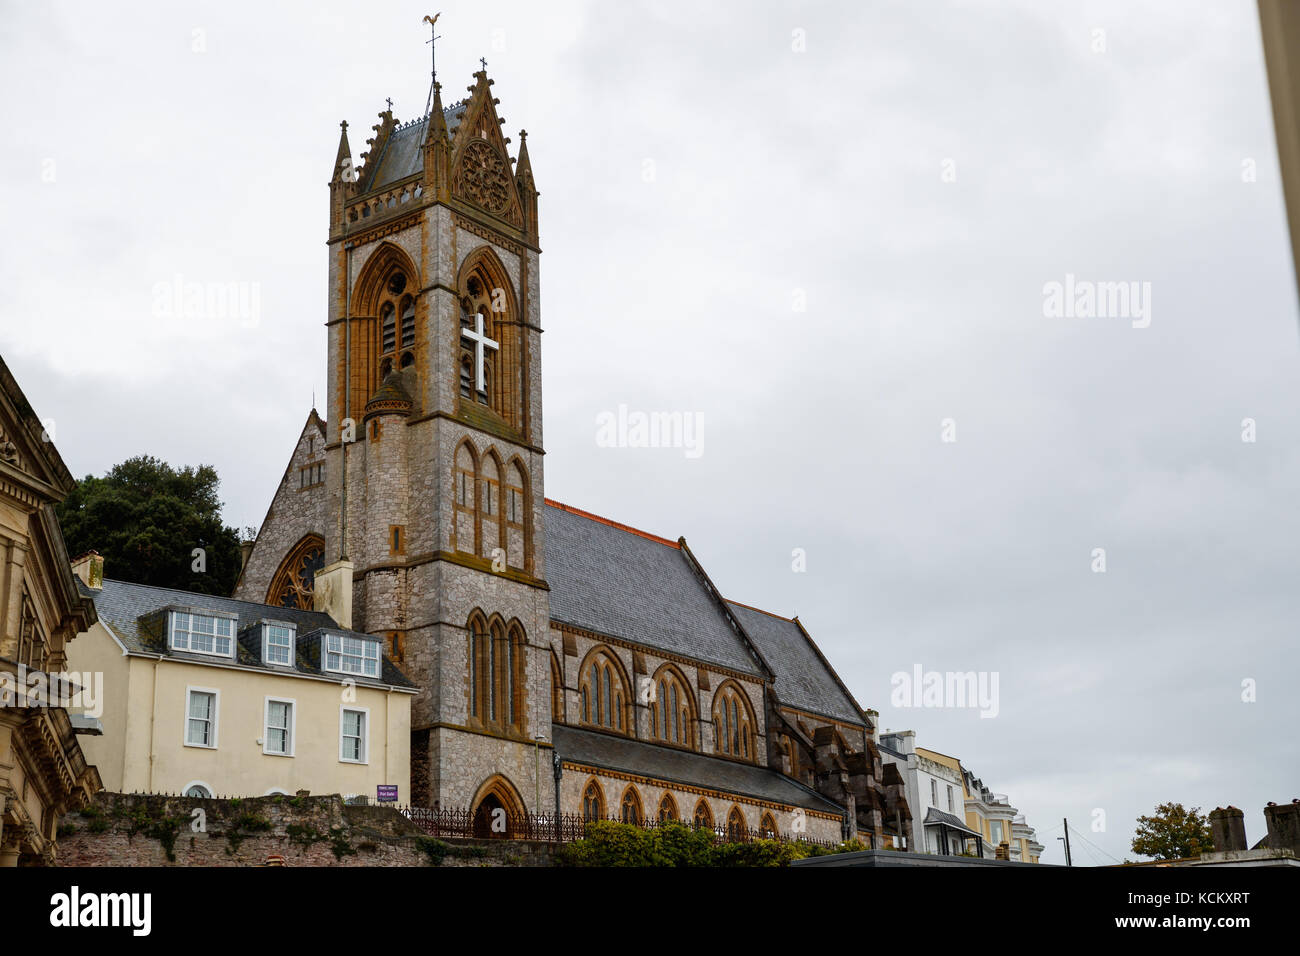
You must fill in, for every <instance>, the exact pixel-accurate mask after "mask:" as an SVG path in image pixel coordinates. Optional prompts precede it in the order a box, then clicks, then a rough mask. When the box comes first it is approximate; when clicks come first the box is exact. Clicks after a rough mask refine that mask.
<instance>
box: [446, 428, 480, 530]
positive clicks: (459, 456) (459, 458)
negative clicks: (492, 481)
mask: <svg viewBox="0 0 1300 956" xmlns="http://www.w3.org/2000/svg"><path fill="white" fill-rule="evenodd" d="M477 487H478V456H477V455H476V454H475V452H474V446H473V445H471V444H470V442H469V439H466V440H464V441H462V442H461V443H460V444H459V445H457V446H456V455H455V464H454V466H453V468H452V490H451V492H452V493H451V500H452V502H453V513H454V516H455V519H454V522H453V524H452V529H451V546H452V550H454V551H464V552H468V553H469V554H477V553H478V530H477V529H478V514H477V508H476V500H477V491H476V489H477Z"/></svg>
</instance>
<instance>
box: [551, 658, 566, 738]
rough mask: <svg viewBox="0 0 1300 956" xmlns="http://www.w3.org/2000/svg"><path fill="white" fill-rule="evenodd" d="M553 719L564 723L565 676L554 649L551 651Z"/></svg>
mask: <svg viewBox="0 0 1300 956" xmlns="http://www.w3.org/2000/svg"><path fill="white" fill-rule="evenodd" d="M551 720H553V721H555V722H557V723H561V724H562V723H564V678H563V677H562V676H561V674H560V664H559V661H558V660H557V659H556V657H555V652H554V651H551Z"/></svg>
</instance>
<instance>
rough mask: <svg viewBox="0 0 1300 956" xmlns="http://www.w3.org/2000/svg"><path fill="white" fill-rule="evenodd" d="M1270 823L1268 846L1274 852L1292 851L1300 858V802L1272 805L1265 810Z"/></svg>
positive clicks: (1266, 818) (1265, 817)
mask: <svg viewBox="0 0 1300 956" xmlns="http://www.w3.org/2000/svg"><path fill="white" fill-rule="evenodd" d="M1264 820H1265V822H1267V823H1268V842H1267V843H1266V844H1265V845H1266V846H1269V847H1271V848H1272V849H1274V850H1291V851H1292V852H1293V853H1295V854H1296V855H1297V856H1300V800H1292V801H1291V802H1290V803H1283V804H1277V803H1270V804H1269V805H1268V806H1266V807H1265V808H1264Z"/></svg>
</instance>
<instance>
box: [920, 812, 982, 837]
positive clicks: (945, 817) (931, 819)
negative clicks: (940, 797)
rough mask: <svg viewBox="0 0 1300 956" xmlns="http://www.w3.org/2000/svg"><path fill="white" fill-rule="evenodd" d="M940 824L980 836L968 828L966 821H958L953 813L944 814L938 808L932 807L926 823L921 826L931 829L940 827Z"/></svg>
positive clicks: (927, 814) (926, 817)
mask: <svg viewBox="0 0 1300 956" xmlns="http://www.w3.org/2000/svg"><path fill="white" fill-rule="evenodd" d="M939 824H943V825H944V826H946V827H952V828H953V829H954V830H962V831H964V832H966V833H969V834H971V835H972V836H979V834H978V833H976V832H975V831H974V830H972V829H971V828H970V827H968V826H966V823H965V821H963V820H959V819H957V817H954V816H953V815H952V814H951V813H944V812H943V811H942V810H940V809H938V808H937V807H930V809H928V810H927V811H926V812H925V821H924V822H923V823H922V824H921V825H922V826H927V827H930V826H938V825H939Z"/></svg>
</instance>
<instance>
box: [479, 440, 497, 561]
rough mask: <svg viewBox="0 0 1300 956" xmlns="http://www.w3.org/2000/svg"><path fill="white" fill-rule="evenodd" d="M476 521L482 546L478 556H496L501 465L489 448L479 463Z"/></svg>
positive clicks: (493, 557)
mask: <svg viewBox="0 0 1300 956" xmlns="http://www.w3.org/2000/svg"><path fill="white" fill-rule="evenodd" d="M477 505H478V521H479V537H480V539H481V540H482V542H483V547H482V549H481V550H480V552H479V555H480V557H484V558H492V559H495V558H496V554H495V553H494V552H495V551H496V549H497V548H500V547H503V545H502V542H501V523H500V516H501V465H500V462H498V461H497V456H496V455H495V454H494V453H493V452H491V451H490V450H489V451H488V452H487V453H485V454H484V455H483V460H482V461H481V462H480V464H479V482H478V502H477Z"/></svg>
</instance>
